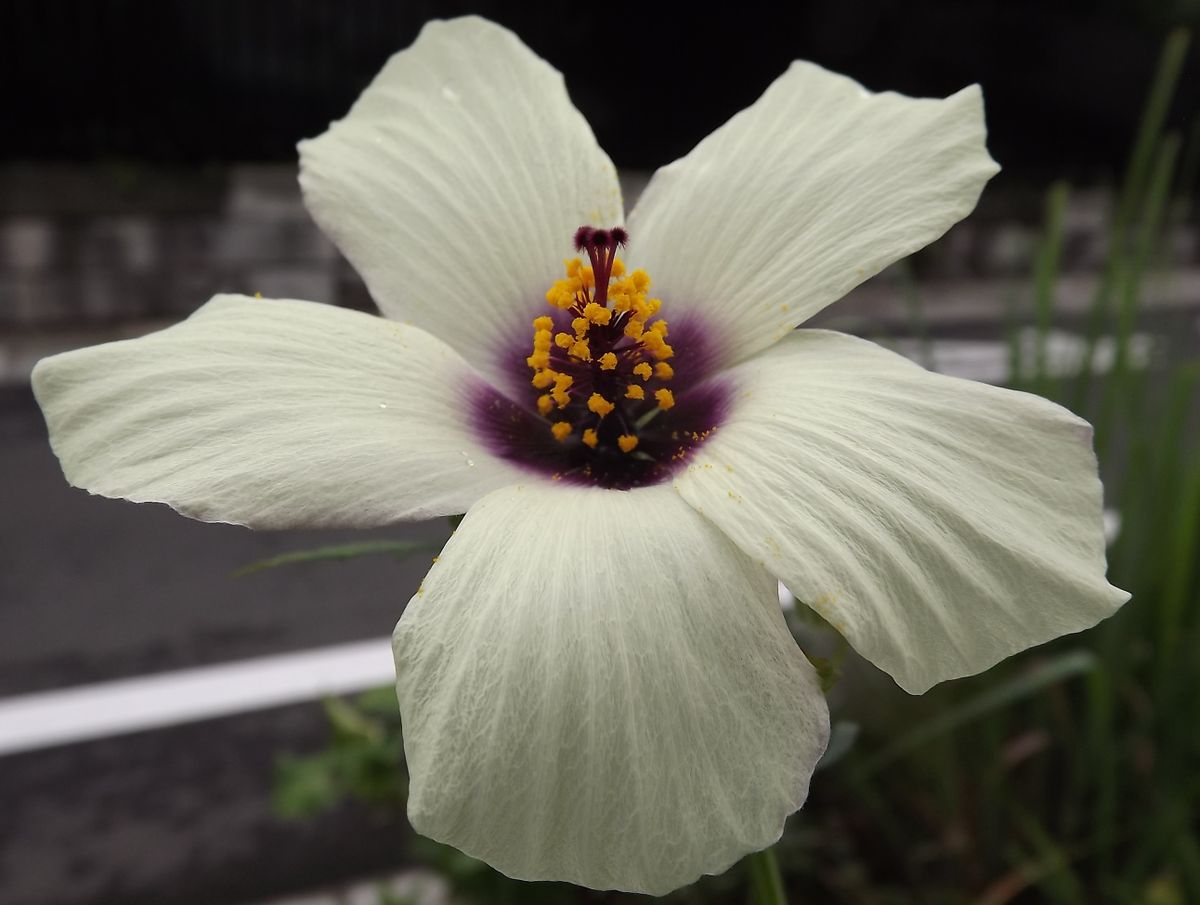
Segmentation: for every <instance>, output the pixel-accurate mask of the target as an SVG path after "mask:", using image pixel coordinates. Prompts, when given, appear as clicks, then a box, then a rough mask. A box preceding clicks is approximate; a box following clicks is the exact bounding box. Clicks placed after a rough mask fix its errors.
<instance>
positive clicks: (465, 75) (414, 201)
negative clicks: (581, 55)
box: [300, 17, 622, 372]
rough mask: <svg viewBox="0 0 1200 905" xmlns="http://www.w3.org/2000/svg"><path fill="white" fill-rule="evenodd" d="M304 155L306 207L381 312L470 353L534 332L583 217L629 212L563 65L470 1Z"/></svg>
mask: <svg viewBox="0 0 1200 905" xmlns="http://www.w3.org/2000/svg"><path fill="white" fill-rule="evenodd" d="M300 162H301V174H300V183H301V186H302V187H303V189H304V197H305V201H306V202H307V204H308V208H309V210H310V211H311V212H312V215H313V217H314V218H315V219H316V221H317V223H319V224H320V226H321V228H322V229H323V230H325V232H326V233H327V234H328V235H329V236H330V237H331V238H332V239H333V240H334V242H336V243H337V245H338V247H339V248H340V249H341V250H342V252H343V253H344V254H345V255H346V257H347V258H349V259H350V262H351V263H352V264H353V265H354V266H355V268H356V269H357V270H358V272H359V273H360V274H361V275H362V276H363V279H365V280H366V283H367V286H368V287H369V288H370V290H371V294H372V295H373V296H374V298H375V301H376V302H377V303H378V304H379V307H380V308H381V309H382V310H383V312H384V313H385V314H386V315H388V316H389V317H393V318H396V319H399V320H404V321H407V322H409V323H412V324H415V325H417V326H419V327H421V328H423V329H425V330H428V331H429V332H430V333H433V334H434V335H435V336H438V337H439V338H441V339H443V340H445V341H446V342H448V343H449V344H450V345H451V346H453V347H454V348H455V349H457V350H458V351H459V352H461V353H462V354H463V355H465V356H467V357H468V358H469V359H472V360H476V359H478V358H479V356H480V354H481V353H484V352H486V353H488V354H489V355H493V354H495V352H494V348H493V347H494V345H495V340H496V336H497V332H499V333H500V335H501V336H503V337H505V338H509V334H510V333H511V332H512V331H514V330H515V331H518V332H519V336H520V338H521V339H525V340H527V338H528V336H527V334H528V333H529V321H530V319H531V318H532V317H534V316H535V315H537V314H542V313H544V312H543V311H542V310H541V309H543V308H545V303H544V297H545V293H546V290H547V289H548V288H549V287H550V284H551V283H552V282H553V281H554V280H555V279H558V278H560V277H561V276H562V262H563V258H564V257H567V256H572V255H574V250H573V248H572V244H571V243H572V237H573V236H574V233H575V230H576V229H577V228H578V227H579V226H581V225H583V224H584V223H593V224H596V225H599V226H609V225H612V224H615V223H618V222H620V221H621V219H622V207H621V191H620V187H619V185H618V184H617V176H616V170H615V168H614V167H613V165H612V162H611V161H610V160H609V159H608V157H607V155H605V153H604V152H603V151H602V150H600V147H599V146H598V145H597V144H596V139H595V137H594V136H593V135H592V131H591V129H590V128H589V127H588V124H587V122H586V121H585V120H584V118H583V117H582V116H581V115H580V113H579V111H578V110H576V109H575V107H574V106H573V105H572V104H571V100H570V98H569V97H568V96H567V91H566V88H565V87H564V85H563V79H562V76H561V75H560V74H559V73H558V72H557V71H555V70H554V69H553V68H552V67H551V66H550V65H549V64H548V63H546V62H545V61H544V60H542V59H541V58H540V57H538V56H536V55H535V54H534V53H533V52H532V51H530V50H529V48H527V47H526V46H525V45H524V44H522V43H521V42H520V40H519V39H518V38H517V37H516V35H514V34H512V33H511V32H510V31H508V30H507V29H504V28H501V27H500V26H498V25H495V24H493V23H491V22H487V21H485V20H483V19H478V18H473V17H472V18H465V19H455V20H453V21H450V22H431V23H429V24H428V25H426V26H425V28H424V29H423V30H422V31H421V34H420V37H418V38H417V41H416V43H415V44H413V46H412V47H410V48H409V49H407V50H404V51H401V52H400V53H398V54H396V55H395V56H393V57H392V58H391V59H390V60H389V61H388V63H387V65H386V66H384V68H383V71H382V72H380V73H379V75H378V76H377V77H376V78H375V81H373V82H372V83H371V85H370V87H368V88H367V90H366V91H365V92H364V93H363V95H362V96H361V97H360V98H359V100H358V102H357V103H356V104H355V105H354V107H353V109H351V111H350V113H349V115H348V116H347V117H346V118H345V119H343V120H341V121H339V122H337V123H334V124H333V125H332V126H331V127H330V129H329V131H327V132H325V133H324V134H323V135H321V136H320V137H319V138H316V139H313V140H311V141H305V142H302V143H301V144H300ZM476 363H477V364H478V365H479V367H481V368H482V369H483V370H484V371H485V372H487V371H489V370H490V369H491V368H493V367H494V362H493V360H492V359H491V358H489V359H488V360H486V361H477V362H476Z"/></svg>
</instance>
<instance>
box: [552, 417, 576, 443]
mask: <svg viewBox="0 0 1200 905" xmlns="http://www.w3.org/2000/svg"><path fill="white" fill-rule="evenodd" d="M550 433H552V434H554V439H555V440H557V441H558V442H559V443H562V442H563V440H565V439H567V437H569V436H571V425H570V423H569V422H566V421H555V422H554V424H552V425H551V426H550Z"/></svg>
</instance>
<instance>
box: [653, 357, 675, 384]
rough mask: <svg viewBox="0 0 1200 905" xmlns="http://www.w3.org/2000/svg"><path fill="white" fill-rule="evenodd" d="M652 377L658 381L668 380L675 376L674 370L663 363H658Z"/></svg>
mask: <svg viewBox="0 0 1200 905" xmlns="http://www.w3.org/2000/svg"><path fill="white" fill-rule="evenodd" d="M654 376H655V377H657V378H658V379H659V380H670V379H671V378H672V377H674V376H675V369H674V368H673V367H671V366H670V365H669V364H667V363H666V362H665V361H660V362H659V363H658V364H656V365H655V366H654Z"/></svg>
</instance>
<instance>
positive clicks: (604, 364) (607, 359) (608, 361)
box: [600, 352, 617, 371]
mask: <svg viewBox="0 0 1200 905" xmlns="http://www.w3.org/2000/svg"><path fill="white" fill-rule="evenodd" d="M616 366H617V356H616V355H615V354H614V353H612V352H605V353H604V354H603V355H601V356H600V370H601V371H611V370H613V369H614V368H616Z"/></svg>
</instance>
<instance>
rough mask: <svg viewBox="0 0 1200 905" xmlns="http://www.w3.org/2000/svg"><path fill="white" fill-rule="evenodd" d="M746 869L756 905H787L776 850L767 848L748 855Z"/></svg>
mask: <svg viewBox="0 0 1200 905" xmlns="http://www.w3.org/2000/svg"><path fill="white" fill-rule="evenodd" d="M746 868H747V870H748V871H749V872H750V888H751V890H752V891H753V893H754V903H755V905H787V894H786V893H785V892H784V891H783V877H782V876H781V875H780V873H779V862H778V861H777V860H776V859H775V851H774V849H769V848H765V849H763V850H762V851H761V852H753V853H751V854H749V855H747V856H746Z"/></svg>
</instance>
